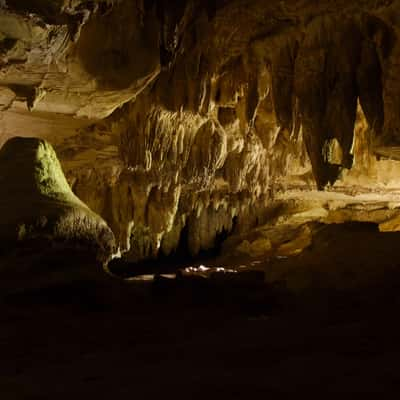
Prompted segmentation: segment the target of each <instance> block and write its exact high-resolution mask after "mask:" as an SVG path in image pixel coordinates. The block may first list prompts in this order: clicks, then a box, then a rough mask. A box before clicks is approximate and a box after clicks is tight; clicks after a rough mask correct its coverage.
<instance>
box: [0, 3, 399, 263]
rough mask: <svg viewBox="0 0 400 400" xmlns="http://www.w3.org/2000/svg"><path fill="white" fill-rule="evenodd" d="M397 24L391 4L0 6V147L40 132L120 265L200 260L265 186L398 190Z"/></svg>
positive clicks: (258, 212)
mask: <svg viewBox="0 0 400 400" xmlns="http://www.w3.org/2000/svg"><path fill="white" fill-rule="evenodd" d="M27 3H29V4H27ZM399 15H400V3H399V1H397V0H358V1H354V2H348V1H345V0H338V1H335V2H333V1H328V0H324V1H303V0H290V1H285V2H282V1H269V2H265V1H261V0H233V1H225V0H214V1H199V0H174V1H172V2H171V1H165V0H153V1H144V0H132V1H128V0H119V1H117V0H115V1H111V0H96V1H84V0H69V1H67V0H64V1H63V0H59V1H55V2H54V1H49V0H41V1H39V0H38V1H33V2H25V1H22V0H21V1H19V0H6V1H5V2H3V3H2V6H1V10H0V142H5V140H6V139H7V138H8V137H12V136H15V135H21V134H22V133H23V132H28V133H29V136H32V135H34V136H38V137H41V138H45V139H47V140H49V141H50V142H51V143H52V144H53V145H54V146H55V149H56V151H57V153H58V155H59V157H60V160H61V163H62V165H63V168H64V170H65V172H66V176H67V179H68V181H69V183H70V184H71V187H72V189H73V191H74V192H75V193H76V194H77V195H78V197H80V198H81V199H82V200H83V201H84V202H85V203H86V204H88V206H89V207H90V208H91V209H92V210H94V211H95V212H97V213H98V214H100V215H101V216H102V217H103V218H104V219H105V220H106V221H107V223H108V225H109V226H110V227H111V229H112V231H113V232H114V234H115V237H116V240H117V245H118V248H119V250H120V251H121V253H122V256H123V258H124V259H125V260H128V261H139V260H142V259H145V258H149V257H157V256H158V255H159V254H166V255H169V254H171V253H173V252H174V251H175V250H176V249H177V248H178V247H179V246H183V245H184V246H187V247H188V248H189V250H190V252H191V253H192V254H197V253H198V252H199V251H201V250H204V249H209V248H211V247H213V246H214V244H215V242H216V241H218V240H219V238H221V237H223V236H224V235H226V234H227V233H229V232H232V231H234V232H235V233H240V232H244V231H246V230H248V229H249V228H251V227H253V226H255V225H257V224H260V223H264V222H266V221H267V220H268V215H269V214H268V213H269V211H268V207H269V206H270V204H271V201H272V200H273V198H274V196H275V194H276V193H277V192H278V191H281V190H286V189H288V188H293V187H295V188H301V189H305V190H309V189H314V188H318V189H321V190H322V189H324V188H326V187H328V188H331V187H332V186H333V185H334V188H335V190H341V189H343V188H344V190H347V191H349V190H351V191H355V192H358V191H376V190H387V189H388V188H393V187H397V186H398V182H397V176H398V174H397V171H398V170H399V167H398V165H397V164H396V162H395V161H393V159H396V158H398V157H399V154H398V151H397V148H398V147H397V146H398V143H399V140H400V139H399V134H398V132H399V127H400V121H399V113H398V109H399V104H398V102H399V96H398V95H397V92H398V90H399V89H400V86H399V85H400V84H399V79H398V76H400V74H399V72H400V70H399V68H400V67H399V65H400V64H399V62H398V58H399V54H398V53H399V48H400V47H399V40H398V32H399V29H400V23H399V21H400V20H399V18H398V17H399ZM27 127H30V129H27ZM376 155H378V158H379V159H377V158H376ZM399 172H400V171H399Z"/></svg>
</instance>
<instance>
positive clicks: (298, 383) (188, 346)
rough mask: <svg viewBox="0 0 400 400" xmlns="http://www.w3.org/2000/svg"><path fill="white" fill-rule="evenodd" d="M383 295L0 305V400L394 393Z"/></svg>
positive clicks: (393, 335) (391, 313)
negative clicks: (294, 305)
mask: <svg viewBox="0 0 400 400" xmlns="http://www.w3.org/2000/svg"><path fill="white" fill-rule="evenodd" d="M373 297H374V296H372V298H373ZM384 297H385V298H382V297H381V296H378V299H376V298H375V299H374V300H371V298H369V300H368V301H365V298H364V299H363V298H362V296H361V297H359V296H354V297H346V298H345V299H344V298H341V296H336V297H335V298H333V299H331V301H329V302H322V303H320V304H319V305H318V306H315V305H314V307H311V308H302V309H300V310H299V309H291V310H277V309H274V308H272V309H271V308H270V307H268V306H267V305H265V304H264V306H265V309H263V308H264V307H263V306H261V307H260V305H259V304H258V305H254V304H253V305H249V304H247V306H246V307H243V306H242V307H237V305H236V306H229V305H226V304H225V305H221V304H219V305H218V304H217V305H215V304H210V303H209V302H203V301H198V302H195V304H193V303H192V304H179V305H178V304H176V303H173V304H171V302H169V301H165V299H163V298H158V299H157V300H154V299H153V300H149V299H147V300H146V301H144V299H143V298H142V299H141V301H136V302H132V304H131V305H130V306H129V307H128V306H125V307H124V308H123V309H119V308H116V307H113V306H110V307H101V306H99V305H98V304H97V305H96V304H89V303H86V304H84V303H82V304H79V302H78V301H77V300H78V299H77V298H76V299H75V300H76V302H75V303H73V302H71V303H70V304H66V303H64V304H60V303H59V304H43V303H41V302H40V301H37V302H36V303H35V302H30V304H26V303H23V304H22V303H20V304H19V305H15V304H14V305H8V306H5V305H2V307H1V317H0V320H1V327H2V329H1V331H0V349H1V364H0V374H1V378H0V393H1V397H2V399H7V400H11V399H54V398H56V399H71V398H73V397H75V398H79V399H80V398H98V399H103V398H104V399H105V398H109V397H110V396H112V397H113V398H116V399H121V398H131V397H132V396H135V397H138V398H159V397H167V398H169V397H172V396H173V397H178V398H179V397H182V398H183V397H185V398H190V399H192V398H195V399H197V398H199V399H200V398H249V397H250V398H251V397H253V396H254V397H255V396H258V395H264V394H265V395H268V394H277V393H293V394H301V393H304V394H308V393H310V394H317V393H318V394H325V395H326V394H329V393H363V394H367V393H368V394H369V393H375V394H378V393H392V392H396V391H397V390H399V389H400V372H399V368H398V359H399V356H400V342H399V339H398V338H399V334H400V324H399V322H398V319H397V314H398V309H399V308H398V307H399V301H400V295H399V294H398V293H395V294H393V296H388V295H387V294H386V295H385V296H384ZM136 300H138V299H136Z"/></svg>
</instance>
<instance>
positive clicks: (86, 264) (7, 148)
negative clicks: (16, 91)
mask: <svg viewBox="0 0 400 400" xmlns="http://www.w3.org/2000/svg"><path fill="white" fill-rule="evenodd" d="M0 221H1V223H0V261H1V260H2V262H0V274H1V275H2V276H3V279H0V280H1V281H2V283H4V282H5V281H7V279H8V278H7V277H9V278H10V279H11V277H13V276H14V275H15V274H16V275H17V276H18V277H19V278H21V274H22V273H27V274H28V273H29V278H28V279H34V278H35V277H39V276H41V277H49V276H50V275H57V277H58V278H60V279H61V280H63V279H64V277H66V276H67V275H68V276H69V273H68V274H66V275H64V273H63V272H62V271H64V270H68V269H70V270H71V271H74V272H72V276H81V274H82V273H84V274H86V273H89V275H90V273H91V272H95V273H98V272H100V274H103V271H102V270H101V265H106V264H107V262H108V261H109V260H110V259H111V257H112V255H113V253H114V251H115V239H114V235H113V233H112V231H111V229H110V228H109V227H108V225H107V223H106V222H105V221H104V220H103V219H102V218H101V217H100V216H99V215H97V214H95V213H94V212H93V211H91V210H90V209H89V208H88V207H87V206H86V205H85V204H84V203H83V202H82V201H81V200H79V198H78V197H76V196H75V195H74V194H73V192H72V191H71V189H70V187H69V185H68V182H67V180H66V178H65V176H64V173H63V171H62V168H61V165H60V162H59V161H58V158H57V155H56V153H55V151H54V149H53V147H52V146H51V145H50V144H49V143H48V142H46V141H45V140H42V139H37V138H21V137H14V138H12V139H10V140H8V141H7V142H6V143H5V144H4V146H3V147H2V148H1V149H0ZM90 268H93V271H89V270H88V269H90ZM94 269H96V271H94ZM71 271H70V272H71ZM77 271H78V272H77Z"/></svg>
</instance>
